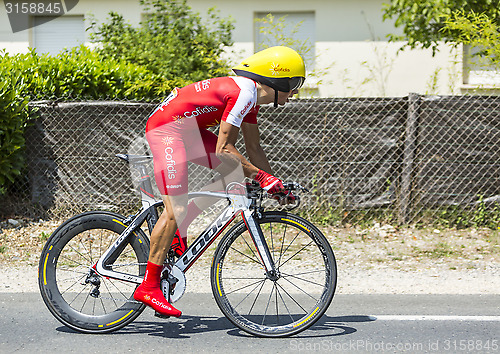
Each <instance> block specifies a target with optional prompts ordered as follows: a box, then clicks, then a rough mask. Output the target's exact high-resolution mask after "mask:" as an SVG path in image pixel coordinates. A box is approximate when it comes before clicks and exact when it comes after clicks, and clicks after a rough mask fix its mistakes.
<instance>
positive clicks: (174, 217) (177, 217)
mask: <svg viewBox="0 0 500 354" xmlns="http://www.w3.org/2000/svg"><path fill="white" fill-rule="evenodd" d="M186 214H187V208H186V207H185V206H184V205H177V206H173V207H171V208H166V209H165V210H164V211H163V213H162V215H161V217H162V218H163V219H164V220H165V221H166V222H168V223H170V222H175V223H176V224H180V223H181V222H182V220H184V218H185V217H186Z"/></svg>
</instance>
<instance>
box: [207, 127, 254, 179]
mask: <svg viewBox="0 0 500 354" xmlns="http://www.w3.org/2000/svg"><path fill="white" fill-rule="evenodd" d="M239 131H240V129H239V128H238V127H236V126H234V125H232V124H230V123H227V122H225V121H222V122H220V126H219V137H218V139H217V147H216V149H215V152H216V154H217V157H218V158H219V159H220V160H221V161H222V162H223V163H225V164H228V165H230V164H233V163H234V162H239V163H241V166H242V168H243V173H244V174H245V176H246V177H249V178H254V177H255V176H256V175H257V173H259V169H258V168H257V167H256V166H254V165H252V163H250V162H249V161H248V160H247V159H246V158H245V157H244V156H243V155H241V154H240V152H239V151H238V150H237V149H236V147H235V144H236V140H237V139H238V134H239ZM245 140H246V139H245Z"/></svg>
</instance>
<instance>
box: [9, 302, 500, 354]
mask: <svg viewBox="0 0 500 354" xmlns="http://www.w3.org/2000/svg"><path fill="white" fill-rule="evenodd" d="M176 304H177V305H178V307H179V308H180V309H182V310H183V313H184V314H183V317H182V318H180V319H167V320H161V319H157V318H156V317H154V316H153V312H152V310H149V309H147V310H146V311H145V312H144V313H143V314H142V315H141V316H140V317H139V318H138V319H136V321H135V322H133V323H132V324H130V325H128V326H127V327H125V328H123V329H121V330H119V331H117V332H114V333H112V334H105V335H87V334H80V333H77V332H74V331H73V330H70V329H68V328H67V327H65V326H63V325H61V324H60V323H59V322H58V321H57V320H55V319H54V318H53V317H52V316H51V314H50V313H49V311H48V310H47V309H46V308H45V305H44V304H43V302H42V300H41V298H40V296H39V295H38V294H36V293H24V294H23V293H16V294H14V293H0V353H14V352H16V353H17V352H21V353H23V352H30V353H48V352H50V353H69V352H77V353H80V352H81V353H101V352H102V353H124V352H133V353H151V352H153V353H154V352H172V351H175V352H184V353H193V352H198V353H201V352H215V351H217V352H221V353H228V352H229V353H233V352H238V353H286V352H321V351H329V352H331V351H337V352H346V353H347V352H349V353H366V352H390V353H393V352H398V353H399V352H411V353H415V352H417V353H418V352H429V353H457V352H470V353H480V352H488V353H500V348H499V346H500V295H484V296H478V295H465V296H464V295H336V296H335V298H334V301H333V303H332V305H331V306H330V309H329V310H328V312H327V313H326V315H325V316H323V318H322V319H321V320H320V321H319V322H318V323H317V324H316V325H314V326H313V327H312V328H311V329H308V330H307V331H305V332H302V333H301V334H299V335H297V336H294V337H291V338H285V339H262V338H255V337H251V336H248V335H246V334H245V333H243V332H241V331H240V330H238V329H235V328H234V327H233V326H232V324H231V323H230V322H229V321H228V320H226V319H225V318H224V317H223V316H222V314H221V313H220V311H219V309H218V308H217V305H216V304H215V301H214V300H213V299H212V295H211V294H186V295H185V296H184V298H182V299H181V300H180V301H179V302H178V303H176Z"/></svg>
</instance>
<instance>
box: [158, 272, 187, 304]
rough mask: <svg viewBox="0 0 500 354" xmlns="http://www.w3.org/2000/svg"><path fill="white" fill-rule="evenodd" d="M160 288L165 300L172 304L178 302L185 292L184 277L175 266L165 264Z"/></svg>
mask: <svg viewBox="0 0 500 354" xmlns="http://www.w3.org/2000/svg"><path fill="white" fill-rule="evenodd" d="M160 286H161V290H162V291H163V296H165V299H167V301H168V302H170V303H174V302H176V301H177V300H179V299H180V298H181V297H182V296H183V295H184V292H185V291H186V276H185V275H184V273H183V272H182V271H181V270H180V269H179V268H178V267H177V266H175V265H174V266H172V265H170V264H165V265H164V268H163V271H162V276H161V281H160Z"/></svg>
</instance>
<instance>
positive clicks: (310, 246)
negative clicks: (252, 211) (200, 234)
mask: <svg viewBox="0 0 500 354" xmlns="http://www.w3.org/2000/svg"><path fill="white" fill-rule="evenodd" d="M258 223H259V225H260V227H261V229H262V231H263V234H264V236H265V239H266V242H267V245H268V247H269V250H270V253H271V256H272V257H273V259H274V262H275V264H276V267H277V271H278V272H277V274H275V275H272V276H271V275H269V274H266V271H265V268H264V265H263V263H262V261H261V259H260V258H259V255H258V253H257V250H256V247H255V245H254V243H253V241H252V238H251V237H250V234H249V232H248V229H247V227H246V225H245V223H243V222H240V223H239V224H237V225H235V226H234V227H233V228H232V229H231V230H230V231H229V232H228V233H227V234H226V235H225V236H224V238H223V239H222V241H221V242H220V244H219V246H218V247H217V250H216V252H215V255H214V262H213V265H212V270H211V285H212V292H213V294H214V297H215V299H216V301H217V304H218V306H219V307H220V309H221V311H222V312H223V313H224V315H225V316H226V317H227V318H228V319H229V320H230V321H231V322H232V323H233V324H235V325H236V326H238V327H239V328H241V329H242V330H244V331H246V332H248V333H251V334H253V335H257V336H261V337H284V336H289V335H293V334H296V333H299V332H301V331H303V330H305V329H306V328H308V327H309V326H311V325H312V324H314V323H315V322H316V321H317V320H318V319H319V318H320V317H321V316H322V315H323V314H324V313H325V311H326V310H327V308H328V306H329V305H330V303H331V301H332V298H333V294H334V292H335V286H336V279H337V275H336V262H335V256H334V254H333V251H332V249H331V247H330V244H329V243H328V241H327V239H326V238H325V236H324V235H323V234H322V233H321V232H320V231H319V230H318V229H317V228H316V227H315V226H314V225H312V224H311V223H310V222H308V221H306V220H304V219H303V218H301V217H298V216H296V215H293V214H289V213H282V212H267V213H264V215H263V216H262V218H261V219H259V220H258Z"/></svg>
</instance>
